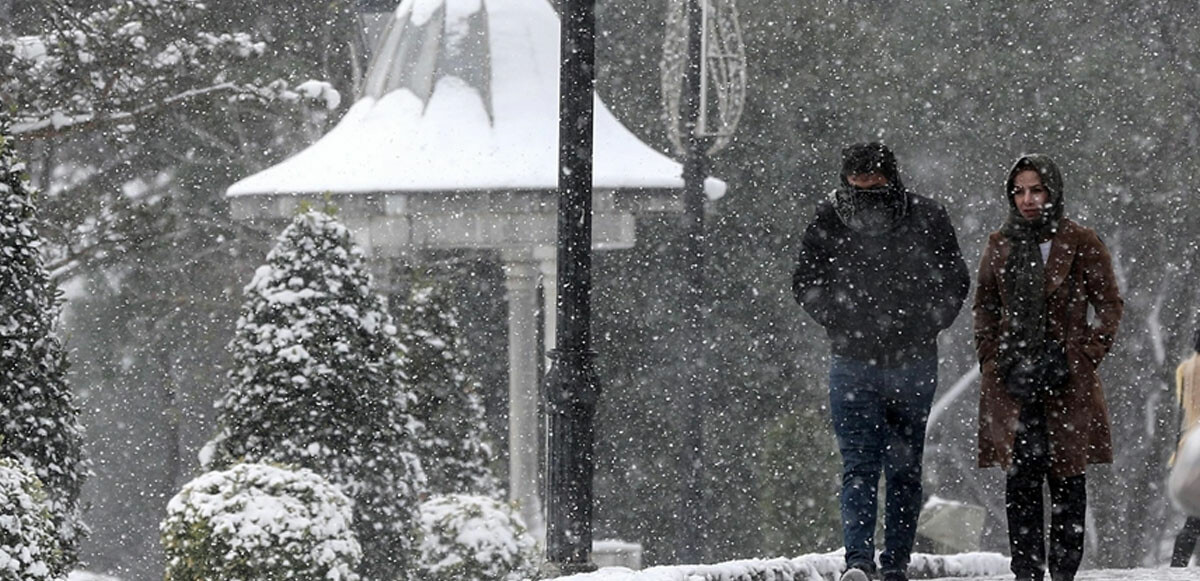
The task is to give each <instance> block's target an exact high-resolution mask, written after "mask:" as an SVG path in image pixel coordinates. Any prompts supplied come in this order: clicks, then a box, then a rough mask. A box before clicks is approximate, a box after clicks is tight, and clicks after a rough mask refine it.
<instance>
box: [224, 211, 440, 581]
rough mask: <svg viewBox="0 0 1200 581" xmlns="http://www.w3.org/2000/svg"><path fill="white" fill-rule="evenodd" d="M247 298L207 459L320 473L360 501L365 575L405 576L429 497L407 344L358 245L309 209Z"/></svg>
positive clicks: (357, 514)
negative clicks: (405, 368)
mask: <svg viewBox="0 0 1200 581" xmlns="http://www.w3.org/2000/svg"><path fill="white" fill-rule="evenodd" d="M245 293H246V301H245V303H244V304H243V305H242V314H241V317H240V318H239V320H238V323H237V334H236V336H235V338H234V339H233V341H232V343H231V344H230V349H231V350H232V352H233V358H234V362H235V367H234V369H233V370H232V371H231V373H230V377H229V379H230V387H229V391H228V392H227V393H226V394H225V395H224V396H223V397H222V399H221V400H220V401H219V402H218V403H217V406H218V409H219V418H218V427H219V432H218V434H217V436H216V438H215V439H214V440H213V441H211V442H209V444H208V445H206V446H205V450H204V453H203V455H202V456H203V457H202V458H201V460H202V462H203V463H204V464H205V466H206V467H208V468H209V469H212V468H220V467H223V466H228V465H230V464H232V463H235V462H276V463H282V464H288V465H293V466H300V467H304V468H309V469H311V470H313V471H315V472H317V473H319V474H321V475H323V476H325V477H326V478H328V479H329V480H330V481H332V482H333V483H335V484H337V485H338V486H340V487H341V488H342V491H343V492H345V493H346V495H347V496H349V497H350V498H352V499H354V503H355V504H354V530H355V533H356V534H357V535H358V540H359V542H360V543H361V544H362V548H363V560H362V565H361V567H360V573H362V575H363V577H365V578H368V579H372V580H386V581H391V580H392V579H403V578H405V576H406V575H407V572H408V570H409V569H410V564H411V562H412V559H413V557H414V554H415V553H414V551H415V543H414V539H413V534H414V531H415V528H416V527H415V523H416V511H417V503H418V499H419V498H420V496H421V495H422V494H424V492H425V475H424V472H423V471H422V470H421V466H420V462H419V460H418V459H417V456H416V454H415V453H414V451H413V448H414V445H415V443H414V440H415V439H416V436H415V433H416V432H417V431H418V430H419V429H420V423H419V422H417V421H416V420H415V419H413V417H412V416H411V415H410V413H409V406H410V405H411V404H412V401H413V396H412V394H411V393H410V391H409V389H408V387H407V385H406V384H405V382H404V378H403V373H402V369H401V360H400V354H401V353H402V352H403V350H404V347H403V346H402V345H401V344H400V343H399V342H398V341H397V340H396V327H395V326H394V325H393V324H392V320H391V317H390V316H389V315H388V314H387V311H386V309H385V308H384V303H383V300H382V299H381V298H379V297H378V296H377V295H375V294H374V293H373V292H372V291H371V281H370V277H369V276H368V274H367V271H366V268H365V266H364V264H363V257H362V252H361V250H360V249H359V248H357V247H356V246H355V245H354V244H353V243H352V242H351V240H350V233H349V232H348V231H347V230H346V228H345V226H343V225H342V224H340V223H338V222H337V221H336V220H335V219H334V218H333V217H332V216H330V215H329V214H326V213H323V212H318V211H313V210H309V211H305V212H303V213H301V214H300V215H298V216H296V218H295V219H294V220H293V221H292V224H291V225H290V226H288V228H287V229H286V230H284V232H283V234H282V235H281V236H280V238H279V241H278V243H277V244H276V246H275V248H274V249H272V250H271V252H270V253H269V254H268V256H267V263H266V264H265V265H263V266H261V267H259V269H258V271H257V272H256V273H255V275H254V279H253V280H252V281H251V282H250V284H249V285H247V286H246V289H245Z"/></svg>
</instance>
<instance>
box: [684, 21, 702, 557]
mask: <svg viewBox="0 0 1200 581" xmlns="http://www.w3.org/2000/svg"><path fill="white" fill-rule="evenodd" d="M701 1H702V0H688V3H687V65H686V66H685V67H684V82H683V95H682V99H681V103H680V114H681V116H682V117H683V132H682V136H681V137H682V139H683V142H684V147H685V149H686V154H685V157H684V162H683V216H682V221H683V231H684V244H683V248H684V256H685V258H684V260H685V261H686V262H685V264H686V266H685V268H686V272H685V274H684V281H685V284H686V287H685V288H684V291H683V313H684V317H685V323H684V324H685V329H686V332H685V333H684V335H685V337H686V338H685V340H684V341H685V343H686V348H685V357H686V359H685V365H686V366H687V368H688V372H687V374H686V376H685V378H684V382H685V386H684V394H683V403H684V407H685V413H684V417H683V421H684V424H683V443H682V450H681V453H680V471H681V473H682V474H683V482H682V490H681V491H680V507H679V515H680V516H679V529H680V530H679V531H678V534H679V536H678V538H679V540H680V545H679V555H678V557H679V559H680V561H682V562H685V563H700V562H702V561H703V560H704V558H705V546H706V542H705V540H706V539H707V535H708V524H707V519H706V514H705V512H706V508H705V506H704V504H705V503H704V417H705V401H706V399H707V385H708V379H707V378H708V361H707V359H706V355H707V354H708V350H707V349H706V348H705V345H704V340H705V338H706V337H707V336H708V334H707V333H706V332H705V330H704V319H705V317H704V309H705V306H704V200H705V194H704V178H705V176H707V174H708V167H707V166H708V155H707V152H706V144H705V143H704V140H703V139H702V138H701V137H700V136H699V135H698V131H697V128H698V126H699V124H700V121H701V120H700V113H701V111H700V107H701V95H700V91H701V87H702V86H703V79H702V78H701V75H702V73H703V69H702V62H703V61H702V59H703V58H704V55H703V53H702V51H701V47H702V42H703V34H704V29H703V25H704V22H703V17H702V12H701V6H700V2H701Z"/></svg>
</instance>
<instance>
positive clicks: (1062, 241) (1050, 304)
mask: <svg viewBox="0 0 1200 581" xmlns="http://www.w3.org/2000/svg"><path fill="white" fill-rule="evenodd" d="M1010 251H1011V245H1010V243H1009V241H1008V239H1007V238H1006V237H1005V236H1004V235H1003V234H1001V233H999V232H994V233H992V235H991V237H990V238H989V239H988V244H987V248H986V249H985V250H984V253H983V258H982V260H981V261H980V264H979V284H978V287H977V288H976V291H975V303H974V306H973V307H972V310H973V312H974V315H975V350H976V354H977V355H978V357H979V363H980V367H981V371H982V373H983V380H982V385H981V387H980V393H979V465H980V466H981V467H987V466H1001V467H1003V468H1006V469H1007V468H1008V466H1009V464H1010V463H1011V461H1012V448H1013V439H1014V437H1015V434H1016V426H1017V417H1018V414H1019V413H1020V405H1019V404H1018V403H1017V402H1016V401H1015V400H1014V399H1013V398H1011V397H1009V395H1008V392H1007V391H1005V388H1004V378H1002V377H1000V373H999V372H998V371H997V369H996V352H997V350H998V348H999V345H1000V337H1001V332H1002V331H1003V330H1004V329H1005V328H1006V326H1007V325H1008V321H1007V320H1006V319H1005V318H1004V317H1003V314H1002V313H1003V312H1004V308H1003V307H1004V305H1005V304H1007V303H1008V300H1009V297H1008V296H1007V290H1006V289H1005V284H1004V263H1005V260H1006V259H1007V258H1008V253H1009V252H1010ZM1045 277H1046V286H1045V292H1046V312H1047V315H1048V322H1047V333H1048V334H1049V335H1050V337H1052V338H1053V339H1056V340H1058V341H1059V342H1061V343H1062V344H1063V346H1064V347H1065V349H1066V352H1067V360H1068V364H1069V366H1070V370H1071V374H1070V379H1068V381H1067V385H1066V387H1065V388H1064V389H1062V390H1061V392H1060V393H1057V394H1055V395H1054V396H1051V397H1050V399H1049V400H1048V401H1047V402H1046V420H1047V429H1048V432H1049V436H1050V463H1051V466H1050V471H1051V474H1052V475H1053V476H1055V477H1060V478H1061V477H1066V476H1076V475H1079V474H1083V473H1084V471H1085V469H1086V467H1087V465H1088V464H1098V463H1108V462H1112V459H1113V451H1112V439H1111V436H1110V428H1109V420H1108V404H1107V403H1105V401H1104V391H1103V389H1102V388H1101V385H1100V377H1099V375H1097V373H1096V367H1097V366H1098V365H1099V364H1100V361H1101V360H1102V359H1103V358H1104V356H1105V355H1106V354H1107V353H1108V350H1109V348H1110V347H1112V344H1113V340H1114V339H1115V338H1116V335H1117V326H1118V324H1119V323H1120V321H1121V314H1122V312H1123V311H1124V301H1123V300H1122V299H1121V295H1120V292H1119V291H1118V289H1117V280H1116V276H1115V275H1114V273H1113V267H1112V256H1111V255H1110V254H1109V252H1108V249H1107V248H1105V246H1104V243H1103V242H1101V241H1100V238H1099V237H1098V236H1096V233H1095V232H1094V231H1092V230H1091V229H1088V228H1084V227H1083V226H1080V225H1078V224H1076V223H1074V222H1072V221H1070V220H1067V219H1065V218H1064V219H1063V220H1062V222H1061V224H1060V226H1059V229H1058V233H1057V234H1055V236H1054V238H1053V239H1052V240H1051V246H1050V257H1049V259H1048V260H1047V261H1046V268H1045ZM1089 305H1091V307H1092V308H1093V309H1094V311H1095V319H1096V323H1095V326H1093V325H1091V324H1089V322H1088V306H1089Z"/></svg>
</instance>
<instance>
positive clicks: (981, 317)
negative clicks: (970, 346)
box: [971, 239, 1004, 365]
mask: <svg viewBox="0 0 1200 581" xmlns="http://www.w3.org/2000/svg"><path fill="white" fill-rule="evenodd" d="M996 251H997V250H996V244H995V242H994V239H989V240H988V244H987V247H986V248H984V250H983V257H982V258H980V259H979V279H978V283H977V284H976V286H975V303H974V304H973V305H972V306H971V312H972V313H973V314H974V316H975V355H976V357H978V359H979V364H980V365H984V364H986V363H987V362H988V361H992V360H994V359H995V358H996V356H997V355H998V354H999V352H1000V332H1001V329H1000V321H1001V319H1002V316H1003V315H1002V314H1003V312H1004V305H1003V304H1002V302H1001V300H1000V280H999V279H998V278H997V277H996V269H995V268H993V264H992V263H993V262H994V261H995V260H996Z"/></svg>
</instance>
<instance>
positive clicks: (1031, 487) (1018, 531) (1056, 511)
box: [1005, 403, 1087, 579]
mask: <svg viewBox="0 0 1200 581" xmlns="http://www.w3.org/2000/svg"><path fill="white" fill-rule="evenodd" d="M1020 419H1021V425H1020V426H1019V427H1018V429H1017V435H1016V441H1015V442H1014V447H1013V461H1012V465H1011V466H1010V467H1009V470H1008V478H1007V481H1006V483H1005V509H1006V510H1007V512H1008V543H1009V550H1010V551H1011V553H1012V571H1013V573H1014V574H1015V575H1016V576H1017V579H1042V578H1043V575H1044V573H1043V571H1045V565H1044V564H1045V563H1046V535H1045V518H1044V516H1043V515H1044V500H1043V494H1042V483H1043V482H1047V483H1048V484H1049V486H1050V562H1049V565H1050V572H1051V575H1052V576H1053V578H1054V579H1074V577H1075V572H1076V571H1078V570H1079V563H1080V561H1082V560H1083V538H1084V516H1085V514H1086V511H1087V480H1086V476H1085V475H1083V474H1080V475H1078V476H1068V477H1063V478H1055V477H1053V476H1051V475H1050V443H1049V438H1048V437H1047V434H1046V418H1045V411H1044V408H1043V406H1042V405H1041V404H1040V403H1032V404H1026V405H1025V407H1024V408H1022V410H1021V417H1020Z"/></svg>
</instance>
